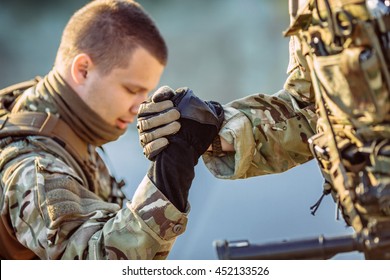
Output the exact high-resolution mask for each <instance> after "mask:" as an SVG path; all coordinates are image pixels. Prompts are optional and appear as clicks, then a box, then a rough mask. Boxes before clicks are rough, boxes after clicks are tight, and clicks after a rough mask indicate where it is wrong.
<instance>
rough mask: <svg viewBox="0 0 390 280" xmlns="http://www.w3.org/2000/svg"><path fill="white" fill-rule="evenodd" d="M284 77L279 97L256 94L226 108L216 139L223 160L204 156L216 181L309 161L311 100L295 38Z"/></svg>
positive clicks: (312, 125) (312, 119)
mask: <svg viewBox="0 0 390 280" xmlns="http://www.w3.org/2000/svg"><path fill="white" fill-rule="evenodd" d="M288 74H289V76H288V78H287V80H286V82H285V85H284V88H283V90H281V91H279V92H278V93H276V94H274V95H266V94H255V95H251V96H248V97H245V98H242V99H239V100H236V101H233V102H230V103H229V104H227V105H226V106H224V110H225V123H224V125H223V127H222V129H221V130H220V133H219V135H220V136H221V138H222V147H225V149H226V150H228V152H227V153H226V155H225V156H222V157H216V156H213V155H212V153H207V154H205V155H204V156H203V159H204V161H205V163H206V165H207V167H208V168H209V169H210V171H211V172H212V173H213V174H214V175H215V176H217V177H219V178H226V179H236V178H246V177H251V176H257V175H263V174H271V173H278V172H283V171H285V170H287V169H289V168H291V167H293V166H296V165H298V164H301V163H303V162H306V161H308V160H309V159H311V153H310V151H309V148H308V145H307V139H308V138H309V137H310V136H312V135H313V134H314V132H315V123H316V120H317V119H316V116H315V108H314V95H313V93H312V90H311V82H310V74H309V72H308V68H307V66H306V64H305V60H304V58H303V57H302V53H301V48H300V44H299V42H298V40H296V39H295V38H293V39H291V41H290V63H289V67H288ZM224 142H225V143H224ZM229 150H230V152H229Z"/></svg>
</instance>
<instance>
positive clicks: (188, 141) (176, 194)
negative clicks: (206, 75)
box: [148, 88, 223, 212]
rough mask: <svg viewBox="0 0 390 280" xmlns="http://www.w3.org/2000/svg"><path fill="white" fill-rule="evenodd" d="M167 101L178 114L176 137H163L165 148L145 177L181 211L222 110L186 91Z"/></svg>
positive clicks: (213, 136) (178, 91)
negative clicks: (166, 140)
mask: <svg viewBox="0 0 390 280" xmlns="http://www.w3.org/2000/svg"><path fill="white" fill-rule="evenodd" d="M171 100H172V101H173V103H174V104H175V105H176V107H177V109H178V110H179V111H180V115H181V118H180V119H179V122H180V124H181V128H180V130H179V132H177V133H176V134H173V135H170V136H167V138H168V140H169V145H168V146H167V147H166V149H164V150H163V151H161V152H160V153H159V154H158V155H157V156H156V160H155V161H154V162H153V163H152V166H151V167H150V169H149V172H148V177H149V178H150V179H151V180H152V181H153V182H154V184H155V185H156V186H157V188H158V189H159V190H160V191H161V192H162V193H163V194H164V195H165V196H166V197H167V198H168V199H169V200H170V201H171V202H172V203H173V204H174V205H175V206H176V207H177V208H178V209H179V210H180V211H182V212H184V211H185V209H186V207H187V198H188V192H189V189H190V187H191V183H192V180H193V179H194V176H195V172H194V167H195V165H196V164H197V163H198V159H199V157H200V156H201V155H202V154H203V153H204V152H205V151H206V150H207V148H208V147H209V146H210V144H211V143H212V141H213V139H214V138H215V137H216V136H217V135H218V131H219V129H220V127H221V125H222V121H223V109H222V106H221V105H220V104H219V103H217V102H213V101H210V102H205V101H202V100H201V99H199V98H198V97H196V96H195V95H194V94H193V92H192V91H191V90H189V89H188V88H182V89H179V90H177V91H176V94H174V96H173V97H172V98H171Z"/></svg>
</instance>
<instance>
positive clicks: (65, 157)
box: [0, 0, 223, 259]
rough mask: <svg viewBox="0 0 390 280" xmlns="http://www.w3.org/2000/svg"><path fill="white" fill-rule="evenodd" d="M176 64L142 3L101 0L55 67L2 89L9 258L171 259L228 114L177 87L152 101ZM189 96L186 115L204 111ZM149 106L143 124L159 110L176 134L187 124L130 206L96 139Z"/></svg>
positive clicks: (2, 250)
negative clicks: (206, 156) (196, 177)
mask: <svg viewBox="0 0 390 280" xmlns="http://www.w3.org/2000/svg"><path fill="white" fill-rule="evenodd" d="M166 61H167V48H166V45H165V42H164V40H163V38H162V37H161V35H160V33H159V31H158V29H157V27H156V26H155V24H154V22H153V21H152V19H151V18H150V17H149V16H148V15H147V14H146V12H145V11H144V10H143V9H142V7H141V6H140V5H139V4H138V3H136V2H133V1H130V0H97V1H93V2H90V3H89V4H87V5H86V6H84V7H83V8H81V9H80V10H79V11H77V12H76V13H75V14H74V15H73V16H72V17H71V19H70V20H69V22H68V24H67V26H66V27H65V29H64V32H63V36H62V40H61V44H60V47H59V50H58V53H57V57H56V60H55V64H54V68H53V69H52V71H50V72H49V73H48V74H47V75H46V76H45V77H43V79H37V80H34V81H30V82H25V83H21V84H17V85H14V86H11V87H9V88H6V89H4V90H2V91H1V94H0V95H1V98H0V101H1V115H2V116H3V117H2V118H1V121H0V127H1V129H0V172H1V190H2V192H1V219H0V232H1V234H0V257H1V258H7V259H35V258H40V259H165V258H166V257H167V255H168V253H169V251H170V249H171V247H172V245H173V243H174V241H175V239H176V237H177V236H178V235H180V234H182V233H183V232H184V231H185V227H186V223H187V214H188V212H189V205H188V202H187V197H188V191H189V188H190V186H191V182H192V179H193V173H194V171H193V169H194V166H195V165H196V163H197V161H198V158H199V157H200V156H201V154H203V153H204V152H205V151H206V149H207V147H208V146H209V145H210V143H211V140H212V139H213V138H214V137H215V135H217V132H218V130H219V128H220V124H221V120H222V113H223V112H222V108H221V107H220V106H219V104H217V103H206V102H203V101H201V100H199V99H196V98H195V97H192V98H191V95H190V94H179V93H180V92H176V93H174V92H173V91H172V90H170V89H169V88H162V89H160V90H159V91H158V92H156V93H155V94H154V95H153V97H152V98H151V99H149V100H148V101H147V102H144V101H145V99H146V97H147V94H148V92H150V91H151V90H152V89H153V88H155V87H156V85H157V84H158V82H159V80H160V76H161V74H162V72H163V70H164V67H165V65H166ZM189 98H191V100H197V103H196V107H194V106H192V107H191V106H189V107H188V106H186V108H185V110H184V109H183V110H182V111H183V113H184V112H185V111H186V110H187V111H188V110H189V111H191V110H192V111H191V112H193V113H194V114H195V115H197V116H200V118H197V117H196V118H192V119H187V120H186V119H185V118H183V117H182V118H181V120H180V123H179V122H178V121H177V120H178V118H179V114H178V111H177V109H175V108H176V107H177V108H180V107H181V103H182V102H183V103H186V102H187V100H188V99H189ZM169 99H172V101H171V100H169ZM157 101H159V102H158V103H157ZM142 102H144V103H142ZM141 103H142V105H141ZM174 106H175V108H173V107H174ZM139 107H142V111H143V112H144V114H143V117H144V118H145V122H144V123H140V124H139V125H140V126H141V127H148V124H149V123H150V122H151V123H153V122H154V121H158V120H159V118H157V119H155V118H148V114H149V113H153V112H154V111H161V110H165V114H164V118H167V119H168V120H169V121H170V122H172V125H171V126H170V127H169V128H170V132H171V133H172V132H175V133H176V132H177V131H178V129H179V128H180V127H181V130H180V132H177V133H176V134H175V135H174V136H172V137H171V138H170V146H169V147H168V148H167V149H165V150H164V151H163V152H161V153H160V154H159V155H158V156H157V157H156V158H155V161H154V162H152V164H151V167H150V169H149V171H148V173H147V175H146V176H145V178H144V179H143V181H142V182H141V183H140V184H139V186H138V188H137V190H136V192H135V194H134V196H133V198H132V201H131V202H127V204H126V205H123V207H122V202H123V198H124V197H123V194H122V192H121V190H120V189H119V188H120V183H117V181H116V180H115V178H113V177H111V175H110V174H109V171H108V169H107V167H106V166H105V164H104V163H103V161H102V159H101V158H100V157H99V154H98V152H97V150H96V147H100V146H101V145H103V144H105V143H107V142H110V141H114V140H116V139H117V138H118V137H119V136H121V135H122V134H123V133H124V132H125V131H126V128H127V126H128V124H129V123H132V122H133V120H134V117H135V116H136V114H137V111H138V109H139ZM199 109H200V110H201V111H199ZM183 116H184V115H183ZM191 126H194V127H196V130H197V133H198V132H202V133H203V134H208V135H210V136H209V138H207V137H206V138H205V137H202V138H199V137H198V136H197V133H192V132H191V131H189V127H191ZM172 159H174V160H172ZM181 174H183V175H182V176H181Z"/></svg>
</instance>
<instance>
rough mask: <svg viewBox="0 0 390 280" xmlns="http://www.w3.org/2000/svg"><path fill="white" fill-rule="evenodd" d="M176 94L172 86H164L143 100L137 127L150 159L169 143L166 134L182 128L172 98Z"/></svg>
mask: <svg viewBox="0 0 390 280" xmlns="http://www.w3.org/2000/svg"><path fill="white" fill-rule="evenodd" d="M174 94H175V93H174V91H173V90H172V89H171V88H169V87H167V86H163V87H161V88H159V89H158V90H157V91H156V92H155V93H154V94H153V96H152V97H151V98H149V99H148V100H147V101H145V102H143V103H142V104H141V106H140V108H139V110H138V119H137V122H138V124H137V128H138V133H139V138H140V143H141V146H142V147H143V151H144V154H145V156H146V157H147V158H148V159H149V160H154V158H155V156H156V155H157V154H158V153H159V152H161V151H162V150H163V149H164V148H165V147H166V146H167V145H168V140H167V138H166V136H167V135H171V134H174V133H176V132H177V131H178V130H179V129H180V124H179V122H177V120H178V119H179V117H180V113H179V111H178V110H177V109H176V108H174V104H173V102H172V101H171V100H170V99H171V98H172V97H173V96H174Z"/></svg>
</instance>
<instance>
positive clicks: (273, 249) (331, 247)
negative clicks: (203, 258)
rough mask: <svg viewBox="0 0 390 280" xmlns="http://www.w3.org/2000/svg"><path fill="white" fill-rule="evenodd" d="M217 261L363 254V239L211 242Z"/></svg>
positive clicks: (335, 238) (320, 238) (353, 236)
mask: <svg viewBox="0 0 390 280" xmlns="http://www.w3.org/2000/svg"><path fill="white" fill-rule="evenodd" d="M214 246H215V247H216V250H217V254H218V258H219V259H222V260H294V259H329V258H331V257H333V256H334V255H336V254H338V253H345V252H351V251H362V247H363V244H362V240H361V239H360V238H359V237H358V236H357V235H355V234H354V235H345V236H336V237H328V238H325V237H324V236H323V235H320V236H319V237H315V238H309V239H301V240H290V241H286V240H285V241H283V242H273V243H265V244H250V243H249V241H246V240H243V241H230V242H229V241H226V240H217V241H215V242H214Z"/></svg>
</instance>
